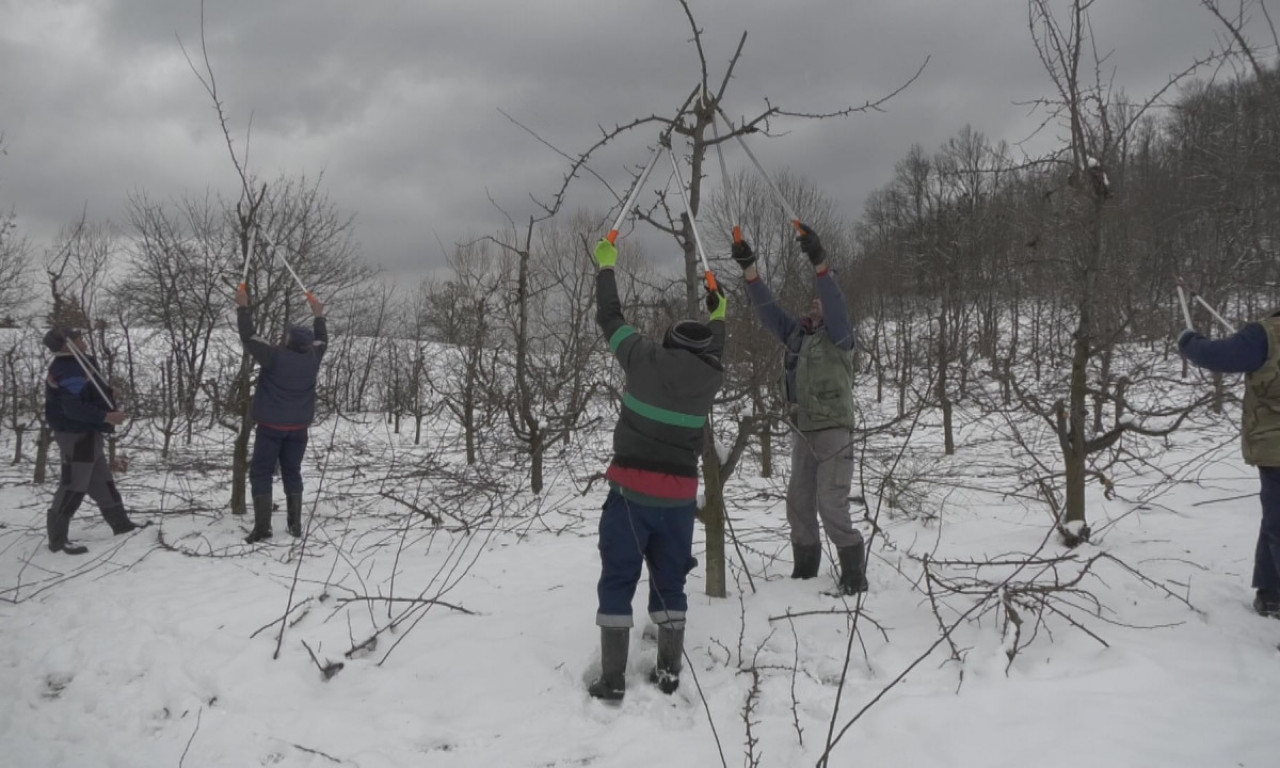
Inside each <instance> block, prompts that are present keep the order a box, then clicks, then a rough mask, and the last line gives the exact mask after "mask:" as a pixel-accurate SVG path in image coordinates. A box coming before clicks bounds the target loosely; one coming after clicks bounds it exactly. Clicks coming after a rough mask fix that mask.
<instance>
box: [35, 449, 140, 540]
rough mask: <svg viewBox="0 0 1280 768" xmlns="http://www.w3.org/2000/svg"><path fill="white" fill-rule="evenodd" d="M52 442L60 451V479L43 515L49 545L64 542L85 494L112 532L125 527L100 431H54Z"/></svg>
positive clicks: (121, 500) (122, 503)
mask: <svg viewBox="0 0 1280 768" xmlns="http://www.w3.org/2000/svg"><path fill="white" fill-rule="evenodd" d="M53 439H54V442H56V443H57V444H58V452H59V453H60V454H62V479H61V480H60V481H59V483H58V490H57V492H56V493H54V495H53V503H52V504H51V505H50V506H49V513H48V515H47V518H46V522H47V525H48V533H49V545H50V547H53V548H59V547H61V546H62V545H63V544H66V543H67V531H68V530H69V528H70V527H71V518H72V517H74V516H75V514H76V510H77V509H79V508H80V502H82V501H84V497H85V496H86V495H88V496H89V498H91V499H93V500H94V501H95V502H97V504H98V509H99V510H100V511H101V512H102V517H103V519H105V520H106V521H107V524H108V525H110V526H111V530H112V531H119V530H121V526H128V523H129V516H128V514H126V513H125V511H124V500H123V499H121V498H120V492H119V491H117V490H116V483H115V479H114V478H112V476H111V468H110V467H109V466H107V454H106V451H105V450H104V448H105V446H104V445H103V441H102V433H101V432H54V433H53Z"/></svg>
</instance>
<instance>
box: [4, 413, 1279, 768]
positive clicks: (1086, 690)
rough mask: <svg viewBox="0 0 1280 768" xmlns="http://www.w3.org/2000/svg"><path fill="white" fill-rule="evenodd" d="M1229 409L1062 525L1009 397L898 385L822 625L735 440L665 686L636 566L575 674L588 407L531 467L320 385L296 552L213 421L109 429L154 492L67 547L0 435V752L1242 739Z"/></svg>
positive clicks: (443, 753) (845, 759)
mask: <svg viewBox="0 0 1280 768" xmlns="http://www.w3.org/2000/svg"><path fill="white" fill-rule="evenodd" d="M864 402H867V400H866V399H865V398H864ZM870 417H871V416H870V414H869V416H868V418H870ZM1232 418H1233V414H1231V413H1230V412H1228V414H1226V415H1225V416H1221V417H1216V418H1212V419H1211V418H1209V417H1208V416H1204V417H1201V418H1199V419H1197V420H1195V421H1194V422H1193V423H1190V424H1188V426H1187V427H1186V428H1184V429H1182V430H1180V431H1179V432H1177V433H1175V435H1174V436H1173V437H1172V438H1170V439H1169V440H1167V441H1165V442H1162V443H1159V444H1158V446H1159V450H1158V451H1157V453H1156V457H1157V458H1156V459H1155V460H1154V461H1153V462H1152V465H1151V466H1150V467H1149V468H1148V469H1147V470H1146V471H1144V472H1143V473H1142V474H1140V475H1129V476H1121V477H1118V478H1116V480H1117V487H1116V493H1115V495H1114V497H1113V498H1110V499H1108V498H1105V496H1104V493H1103V488H1101V487H1100V486H1096V485H1091V486H1090V493H1091V498H1090V523H1091V525H1092V527H1093V529H1094V541H1093V543H1091V544H1088V545H1085V546H1083V547H1081V548H1079V549H1077V550H1075V551H1074V552H1068V551H1066V550H1064V549H1062V548H1061V547H1060V546H1059V545H1058V544H1057V541H1056V538H1054V537H1051V536H1050V530H1049V528H1050V526H1049V522H1050V521H1049V517H1048V514H1047V513H1046V512H1045V509H1044V506H1043V504H1042V503H1040V502H1039V501H1036V500H1034V499H1033V498H1031V496H1032V492H1031V491H1029V490H1028V489H1027V488H1026V487H1024V483H1025V478H1024V476H1023V475H1022V474H1021V470H1020V467H1022V466H1024V465H1025V464H1026V461H1025V457H1024V456H1022V455H1021V451H1022V450H1023V449H1022V448H1019V447H1018V446H1016V445H1014V444H1013V443H1012V442H1011V441H1010V439H1009V437H1008V430H1007V428H1006V423H1005V422H1004V421H1003V420H1001V419H998V418H995V417H991V416H981V415H979V414H978V413H976V412H964V411H958V413H957V422H958V423H960V424H963V425H964V426H963V430H962V432H961V434H960V435H959V437H958V442H959V444H960V446H961V447H960V449H959V451H958V452H957V454H956V455H955V456H953V457H949V458H948V457H944V456H943V455H942V450H941V438H940V436H939V432H938V429H937V426H936V425H935V424H933V423H931V422H930V421H929V420H928V418H926V419H925V420H924V421H923V422H922V423H921V424H920V426H919V427H918V428H917V429H916V430H915V431H914V433H912V434H911V435H910V441H909V443H908V449H907V451H906V452H905V454H904V455H903V456H902V459H901V460H900V461H897V463H896V466H895V457H896V452H897V449H899V448H900V447H901V441H900V439H899V437H900V435H890V434H887V433H886V434H880V435H877V436H876V437H875V440H874V442H873V444H872V445H870V446H869V448H868V450H867V452H866V454H865V455H864V456H863V460H862V461H860V467H861V472H860V475H859V477H856V478H855V482H856V483H860V484H861V486H862V493H863V494H864V497H865V506H859V507H856V508H855V512H862V513H865V516H866V518H867V519H868V520H875V521H876V524H877V531H876V535H875V537H874V539H873V544H872V555H871V565H870V572H869V578H870V581H871V585H872V589H871V591H870V592H869V593H868V594H867V595H866V597H865V599H864V600H863V601H862V602H861V606H860V607H861V613H860V615H859V616H858V619H857V634H856V636H855V637H854V638H853V642H852V643H850V642H849V627H850V618H849V616H850V614H849V611H851V610H852V609H854V608H856V607H858V603H856V602H853V601H848V602H846V601H844V600H842V599H838V598H833V597H828V596H826V595H824V594H823V593H822V592H823V590H827V589H830V587H831V585H832V584H833V582H834V572H833V570H832V565H831V562H830V558H829V557H828V558H827V561H826V563H825V564H824V572H823V575H822V577H821V578H820V579H818V580H816V581H814V582H797V581H792V580H790V579H789V578H787V575H788V574H789V571H790V562H789V559H790V551H789V547H788V545H787V542H786V525H785V513H784V511H783V495H784V492H785V485H784V484H785V477H786V470H785V454H784V455H783V456H782V457H780V461H779V465H778V467H777V469H778V471H777V472H775V476H774V477H773V478H772V479H762V478H760V477H758V475H759V470H758V463H757V462H756V461H755V460H751V461H748V462H747V463H746V465H745V466H744V467H743V468H742V469H741V470H740V471H739V475H738V477H737V478H736V479H735V480H734V482H733V484H732V485H731V487H730V489H729V498H728V503H729V510H730V514H731V518H732V523H733V529H734V532H735V534H736V537H735V538H736V541H737V544H738V546H737V547H736V548H735V547H733V546H732V545H731V546H730V557H731V560H732V562H731V565H730V572H731V578H730V595H729V597H728V598H726V599H711V598H707V597H705V596H704V595H703V594H702V592H703V587H704V578H703V570H702V567H701V566H700V567H699V568H698V569H696V570H695V571H694V572H693V574H691V578H690V584H689V591H690V596H691V602H690V620H689V629H688V633H687V640H686V652H687V654H688V669H687V670H686V672H685V674H684V676H683V677H682V681H681V686H680V689H679V691H678V692H677V693H676V694H675V695H674V696H671V697H667V696H664V695H662V694H661V693H659V692H658V691H657V690H656V689H655V688H653V687H651V686H650V685H649V684H648V683H647V680H646V676H647V671H648V668H649V666H650V665H651V664H652V657H653V653H654V646H653V643H652V640H651V639H649V638H647V637H646V630H645V626H644V625H645V624H646V623H647V622H646V619H645V617H644V612H643V606H644V589H645V587H644V583H643V582H642V584H641V589H640V594H639V595H638V597H637V599H636V602H635V605H636V607H637V614H636V617H637V627H636V629H635V632H634V635H633V641H632V654H631V659H630V662H629V673H628V686H629V689H628V693H627V696H626V699H625V701H624V702H623V703H622V704H621V706H618V707H613V706H608V705H605V704H602V703H600V702H597V701H593V700H591V699H589V698H588V697H587V695H586V693H585V690H584V689H585V685H584V681H585V680H587V679H588V678H589V677H590V676H591V675H592V674H593V668H592V667H593V664H598V650H597V642H598V635H597V631H596V628H595V626H594V624H593V621H594V615H595V580H596V577H597V575H598V555H597V553H596V549H595V527H596V521H597V515H598V510H599V507H600V504H601V502H602V501H603V496H604V492H603V489H602V487H601V485H600V483H599V482H598V481H597V482H595V483H594V484H590V480H591V477H592V475H593V474H594V473H596V472H598V471H599V470H600V469H601V468H602V467H603V466H604V463H605V462H606V460H607V457H608V445H609V443H608V435H609V429H610V427H611V422H610V421H609V420H607V419H606V420H605V422H604V423H602V424H600V425H599V426H598V428H597V429H596V430H595V431H594V432H592V433H591V434H589V435H584V437H583V439H582V440H579V441H575V442H574V443H573V444H571V445H569V446H567V447H558V448H557V450H561V451H563V453H559V454H555V455H552V456H549V457H548V486H549V487H548V489H547V490H546V491H544V493H543V494H542V495H541V496H539V497H533V496H530V495H529V494H528V493H527V492H526V491H524V490H522V489H523V486H524V485H525V484H526V478H525V476H524V470H523V469H522V468H520V466H519V465H517V464H515V463H513V460H511V459H507V458H504V457H502V456H500V455H495V453H496V452H495V453H491V454H490V455H489V457H488V458H487V459H486V461H485V463H484V465H483V466H480V467H475V468H470V469H468V468H465V467H463V466H460V463H459V460H458V456H457V446H456V441H457V438H456V434H454V433H455V432H456V430H454V429H453V428H452V425H450V424H448V423H447V422H445V421H442V420H437V421H432V422H431V423H430V424H429V425H428V426H429V428H430V433H429V434H431V435H432V438H431V439H429V440H424V441H423V444H422V445H421V446H413V445H411V430H407V431H406V434H404V435H399V436H397V435H394V434H391V433H390V432H389V428H388V427H387V425H386V424H385V420H384V419H381V418H378V417H375V416H369V417H367V418H357V419H348V418H343V419H341V420H338V419H334V418H330V419H328V420H326V421H325V422H322V423H320V424H317V425H316V426H315V427H314V428H313V431H312V437H311V446H310V448H309V452H308V457H307V462H306V464H305V467H304V471H305V473H306V479H307V483H308V486H307V489H308V495H307V507H306V509H305V510H304V515H305V516H306V519H307V528H308V532H307V536H306V538H305V551H304V547H302V546H300V545H299V544H298V543H297V542H295V541H293V540H291V539H289V538H288V537H287V536H284V535H283V511H280V512H277V524H276V530H277V535H276V538H275V539H273V540H272V542H271V543H270V544H269V545H268V546H260V547H248V546H245V545H243V544H242V543H241V539H242V537H243V535H244V533H245V529H246V528H247V522H246V521H245V520H243V519H240V518H235V517H232V516H231V515H230V514H228V513H227V512H226V507H227V499H228V493H229V491H228V487H229V482H228V465H229V455H230V447H229V443H228V442H227V441H228V440H229V437H227V436H222V435H218V434H207V435H202V436H198V438H197V440H196V442H195V443H194V444H192V445H190V446H181V445H180V446H178V447H177V448H176V449H175V456H174V457H173V458H172V460H171V463H170V464H169V465H168V466H160V465H159V463H158V454H157V451H156V449H155V446H154V445H153V444H151V443H149V442H148V441H149V440H151V439H152V438H150V437H149V435H150V434H151V432H150V430H145V429H136V430H133V431H132V432H131V433H130V435H129V438H128V440H127V441H126V442H125V444H124V445H122V450H125V451H127V452H128V453H129V454H130V456H131V458H132V464H131V466H130V469H129V472H128V473H127V474H125V475H122V476H121V477H120V478H119V480H120V485H121V489H122V491H123V494H124V496H125V499H126V501H127V502H128V503H129V504H130V506H131V507H133V508H135V509H136V510H138V512H137V513H136V515H137V517H138V518H139V519H149V520H152V521H154V522H155V523H156V525H154V526H152V527H151V528H148V529H146V530H143V531H140V532H137V533H135V534H132V535H130V536H127V537H124V538H121V539H116V538H113V537H112V536H111V534H110V530H109V529H108V528H107V526H106V525H105V523H103V522H102V521H101V519H100V518H99V517H98V516H97V511H96V509H95V508H93V505H92V503H91V502H88V501H86V503H85V506H84V507H82V509H81V511H80V514H79V515H78V516H77V518H76V519H75V521H73V523H72V536H73V538H75V539H77V540H79V541H81V542H83V543H85V544H87V545H88V546H89V548H90V553H89V554H88V555H86V556H84V557H80V558H72V557H68V556H65V555H61V554H53V553H50V552H48V551H47V549H45V547H44V541H43V520H44V511H45V508H46V506H47V504H48V501H49V498H50V495H51V493H52V491H53V485H52V484H46V485H43V486H33V485H31V484H30V483H29V478H30V470H31V467H30V464H29V463H27V462H24V463H21V464H18V465H16V466H5V467H4V468H3V469H2V470H0V690H4V691H5V695H4V696H3V697H2V698H0V755H3V759H2V760H0V763H3V764H4V765H6V766H10V765H12V766H75V767H79V766H131V767H135V766H186V767H189V768H191V767H195V766H254V765H264V766H362V767H363V768H375V767H378V766H411V765H412V766H433V767H434V766H440V767H442V768H444V767H449V766H538V767H542V768H551V767H553V766H563V767H566V768H567V767H568V766H591V767H592V768H615V767H618V768H622V767H624V766H651V765H663V766H690V767H693V766H697V767H699V768H702V767H705V766H717V765H722V764H723V765H728V766H739V765H760V766H796V765H815V764H817V762H818V761H819V759H820V757H821V755H822V753H823V750H824V745H825V744H826V742H827V740H828V732H829V731H833V732H834V733H835V734H838V735H840V738H839V740H838V742H837V744H836V746H835V747H834V749H833V750H832V752H831V761H830V765H832V766H852V765H869V766H890V765H895V766H896V765H902V766H908V765H909V766H983V767H998V766H1019V767H1021V766H1028V765H1030V766H1046V767H1050V766H1064V767H1065V766H1072V768H1076V767H1077V766H1080V765H1096V766H1126V767H1132V766H1162V767H1167V766H1196V767H1197V768H1199V767H1202V766H1247V767H1250V768H1266V767H1269V766H1273V765H1275V762H1276V761H1275V746H1274V739H1273V738H1272V733H1271V732H1272V727H1271V726H1272V719H1273V716H1272V713H1273V705H1274V702H1275V691H1276V690H1277V689H1278V688H1280V652H1277V649H1276V645H1277V643H1280V622H1278V621H1275V620H1268V619H1263V618H1260V617H1258V616H1256V615H1254V614H1253V613H1252V611H1251V609H1250V607H1249V604H1248V603H1249V600H1250V598H1251V596H1252V593H1251V590H1250V589H1249V573H1250V568H1251V564H1252V554H1253V546H1254V541H1255V537H1256V533H1257V526H1258V520H1259V505H1258V500H1257V476H1256V474H1255V473H1254V472H1253V471H1252V470H1250V469H1249V468H1247V467H1245V466H1244V465H1243V464H1242V463H1241V462H1240V460H1239V458H1238V455H1237V450H1236V444H1235V436H1236V429H1235V427H1234V426H1233V423H1232V421H1231V419H1232ZM11 439H12V435H11V434H10V433H9V432H7V431H6V432H4V433H2V434H0V455H6V456H7V455H9V454H10V453H11V452H12V443H11ZM891 466H894V467H895V470H894V475H895V479H896V482H895V484H894V486H893V488H892V491H890V490H889V489H887V488H886V489H883V490H884V493H883V494H881V495H877V494H876V491H877V489H880V488H881V483H880V479H881V478H882V477H883V475H884V473H885V472H886V471H887V470H888V468H889V467H891ZM1163 472H1168V473H1170V474H1171V475H1172V477H1171V478H1170V479H1162V477H1161V473H1163ZM433 518H435V519H436V520H438V521H439V524H436V523H435V522H433ZM864 530H867V531H868V532H869V531H870V525H869V523H867V522H866V521H864ZM698 535H699V537H700V536H701V533H699V534H698ZM702 546H703V544H702V542H701V539H700V538H699V540H698V541H696V542H695V548H696V549H697V550H698V551H696V552H695V554H697V556H698V557H699V559H703V557H704V555H703V552H702V551H701V548H702ZM926 556H927V558H926ZM744 562H745V563H746V566H747V569H746V570H745V571H744V569H743V567H742V564H743V563H744ZM1019 563H1020V564H1021V565H1018V564H1019ZM1027 563H1032V564H1031V565H1027ZM926 567H927V568H928V569H929V572H930V574H931V575H932V578H930V579H926V578H924V573H925V569H926ZM748 573H749V574H750V576H749V577H748ZM1081 573H1083V576H1081V575H1080V574H1081ZM1077 577H1078V578H1077ZM1004 580H1007V582H1005V583H1004V586H1003V587H998V586H996V587H993V585H1000V584H1001V583H1002V581H1004ZM945 585H950V586H952V587H954V588H955V589H954V590H952V591H947V590H945V589H944V588H943V587H944V586H945ZM966 585H967V586H966ZM1035 585H1040V587H1043V588H1044V589H1045V590H1046V591H1045V592H1044V595H1045V602H1046V604H1047V605H1048V606H1050V607H1049V608H1047V609H1045V610H1044V611H1043V612H1041V613H1039V614H1038V617H1037V614H1036V613H1032V612H1028V611H1025V610H1022V611H1020V618H1022V619H1023V624H1022V626H1021V628H1020V633H1019V634H1018V635H1017V636H1015V635H1014V634H1013V632H1014V630H1015V629H1017V626H1016V625H1015V624H1011V623H1010V622H1009V621H1007V618H1008V612H1007V609H1006V608H1005V607H1004V605H1003V604H1002V599H1012V598H1013V597H1016V594H1015V593H1017V594H1021V595H1022V599H1024V600H1027V599H1030V597H1029V596H1034V595H1035V594H1036V592H1035V588H1036V587H1035ZM1046 585H1056V587H1057V588H1052V589H1051V588H1049V586H1046ZM1019 588H1022V591H1021V592H1020V593H1019V592H1018V590H1019ZM956 590H959V591H956ZM930 595H932V597H931V596H930ZM286 610H287V612H288V613H287V617H285V615H286ZM282 617H285V621H284V622H283V624H284V629H283V635H282V636H281V635H280V633H281V624H282V622H281V619H282ZM940 627H947V628H953V629H952V631H951V632H950V634H949V635H948V636H946V637H944V635H943V632H942V631H941V630H940ZM277 644H279V655H278V658H275V655H276V648H277ZM847 649H848V650H849V655H848V657H847V658H846V650H847ZM1011 649H1016V653H1014V654H1013V658H1012V660H1011V659H1010V658H1009V653H1008V652H1009V651H1010V650H1011ZM953 655H954V657H953ZM846 661H847V663H846ZM337 664H341V665H342V666H341V668H338V667H337V666H336V665H337ZM322 670H324V671H322ZM837 707H838V709H837ZM833 709H836V710H837V711H836V714H835V716H834V725H833V724H832V723H833V716H832V712H833ZM864 710H865V712H864Z"/></svg>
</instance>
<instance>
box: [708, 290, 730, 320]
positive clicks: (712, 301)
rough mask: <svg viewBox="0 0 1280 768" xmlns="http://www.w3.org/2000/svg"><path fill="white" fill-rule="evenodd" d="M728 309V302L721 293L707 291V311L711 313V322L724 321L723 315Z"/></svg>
mask: <svg viewBox="0 0 1280 768" xmlns="http://www.w3.org/2000/svg"><path fill="white" fill-rule="evenodd" d="M728 309H729V300H728V299H726V298H725V297H724V292H723V291H710V290H709V291H707V311H708V312H710V313H711V319H712V320H720V321H723V320H724V313H725V311H726V310H728Z"/></svg>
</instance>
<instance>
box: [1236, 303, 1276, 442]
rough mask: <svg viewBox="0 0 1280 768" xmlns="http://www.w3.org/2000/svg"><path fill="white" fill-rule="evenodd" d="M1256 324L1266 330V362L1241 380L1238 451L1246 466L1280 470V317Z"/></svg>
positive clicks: (1269, 318)
mask: <svg viewBox="0 0 1280 768" xmlns="http://www.w3.org/2000/svg"><path fill="white" fill-rule="evenodd" d="M1259 322H1260V323H1261V324H1262V327H1263V328H1265V329H1266V331H1267V362H1265V363H1263V365H1262V367H1261V368H1259V369H1258V370H1256V371H1254V372H1253V373H1251V374H1249V375H1248V376H1246V377H1245V380H1244V426H1243V427H1242V428H1241V430H1240V448H1241V451H1242V452H1243V453H1244V460H1245V463H1246V464H1253V465H1255V466H1259V467H1280V317H1268V318H1267V319H1265V320H1261V321H1259Z"/></svg>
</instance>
